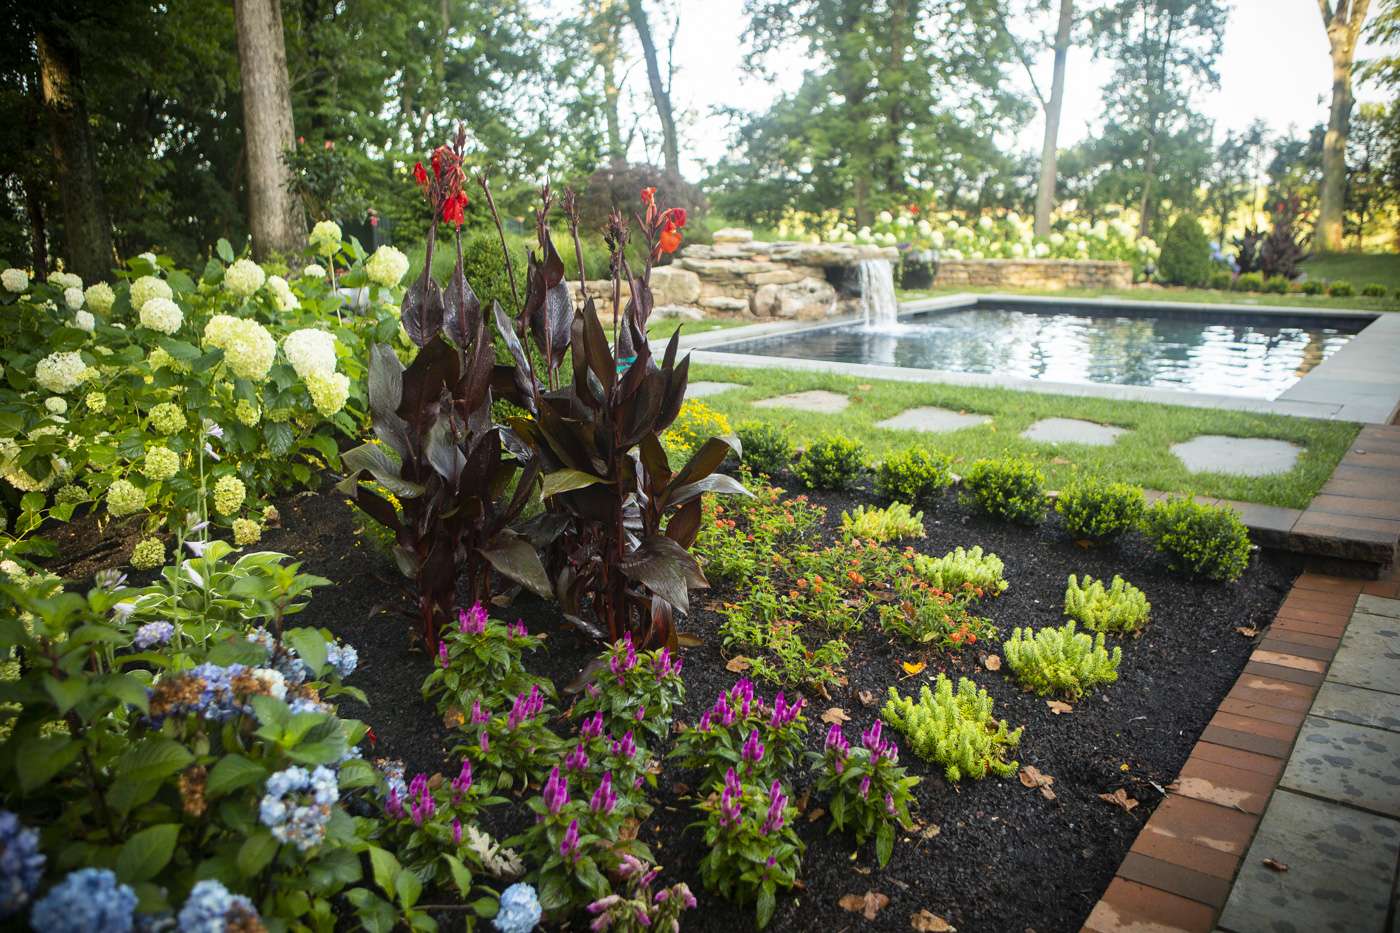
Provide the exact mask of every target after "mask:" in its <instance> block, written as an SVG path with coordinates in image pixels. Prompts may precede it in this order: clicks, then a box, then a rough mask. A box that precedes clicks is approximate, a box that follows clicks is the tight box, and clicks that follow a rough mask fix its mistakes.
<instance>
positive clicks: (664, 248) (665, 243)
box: [656, 221, 681, 256]
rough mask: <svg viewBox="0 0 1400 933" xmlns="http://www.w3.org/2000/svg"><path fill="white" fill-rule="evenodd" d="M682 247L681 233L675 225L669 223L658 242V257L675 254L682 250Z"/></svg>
mask: <svg viewBox="0 0 1400 933" xmlns="http://www.w3.org/2000/svg"><path fill="white" fill-rule="evenodd" d="M680 245H681V232H680V231H679V230H678V229H676V225H675V224H673V223H670V222H669V221H668V222H667V224H666V228H665V229H664V230H662V231H661V238H660V239H659V240H657V241H656V251H657V255H658V256H660V255H661V254H662V253H674V252H675V251H676V250H677V249H679V248H680Z"/></svg>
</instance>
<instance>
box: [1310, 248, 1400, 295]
mask: <svg viewBox="0 0 1400 933" xmlns="http://www.w3.org/2000/svg"><path fill="white" fill-rule="evenodd" d="M1303 271H1304V272H1306V273H1307V274H1308V278H1310V279H1323V280H1325V281H1335V280H1337V279H1346V280H1347V281H1348V282H1350V283H1351V284H1352V285H1353V286H1354V287H1355V288H1356V290H1357V291H1358V292H1360V291H1361V289H1362V288H1364V287H1365V286H1367V285H1370V284H1371V283H1372V282H1375V283H1376V284H1378V285H1384V286H1385V287H1386V288H1387V289H1389V290H1390V291H1391V293H1392V294H1394V292H1395V291H1396V289H1400V254H1397V253H1324V254H1322V255H1319V256H1315V257H1313V258H1312V259H1309V260H1308V261H1307V262H1305V263H1303Z"/></svg>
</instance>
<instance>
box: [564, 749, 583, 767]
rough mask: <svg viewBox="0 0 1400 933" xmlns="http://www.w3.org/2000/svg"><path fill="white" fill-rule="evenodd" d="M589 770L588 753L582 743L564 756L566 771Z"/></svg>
mask: <svg viewBox="0 0 1400 933" xmlns="http://www.w3.org/2000/svg"><path fill="white" fill-rule="evenodd" d="M587 768H588V751H587V750H586V749H585V748H584V747H583V744H582V743H580V744H578V745H575V746H574V747H573V749H572V750H571V751H570V752H569V754H568V755H566V756H564V770H565V771H584V770H587Z"/></svg>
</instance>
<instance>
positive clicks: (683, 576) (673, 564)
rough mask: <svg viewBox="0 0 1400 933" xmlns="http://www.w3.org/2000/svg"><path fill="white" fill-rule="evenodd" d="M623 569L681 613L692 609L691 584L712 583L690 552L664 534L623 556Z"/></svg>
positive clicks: (648, 540) (646, 541) (704, 584)
mask: <svg viewBox="0 0 1400 933" xmlns="http://www.w3.org/2000/svg"><path fill="white" fill-rule="evenodd" d="M620 569H621V570H622V572H623V573H625V574H626V575H627V576H628V577H629V578H630V579H633V580H636V581H637V582H638V583H640V584H642V585H643V586H645V587H646V588H647V589H649V590H651V592H653V593H655V594H656V595H657V596H660V597H661V598H662V599H664V600H666V602H668V603H670V604H671V605H673V606H675V607H676V608H678V609H680V610H681V611H682V612H686V611H688V609H689V606H690V595H689V590H690V588H691V587H695V588H699V587H705V586H709V583H707V582H706V580H705V575H704V574H703V573H701V572H700V565H699V564H698V563H696V561H695V558H694V557H693V556H692V555H691V553H690V552H689V551H687V550H686V549H685V548H683V547H681V546H680V545H679V544H677V543H676V542H675V541H673V540H671V539H670V538H667V537H665V536H664V535H655V536H653V537H650V538H647V539H646V540H645V541H643V542H642V543H641V545H640V546H639V547H638V548H637V549H636V550H635V551H633V552H632V553H630V554H628V555H627V556H626V557H624V558H623V559H622V563H621V565H620Z"/></svg>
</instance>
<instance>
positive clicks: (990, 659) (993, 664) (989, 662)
mask: <svg viewBox="0 0 1400 933" xmlns="http://www.w3.org/2000/svg"><path fill="white" fill-rule="evenodd" d="M982 666H983V667H985V668H986V669H987V670H989V671H999V670H1001V658H999V657H997V656H996V655H994V654H989V655H987V656H986V657H985V658H983V659H982Z"/></svg>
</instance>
